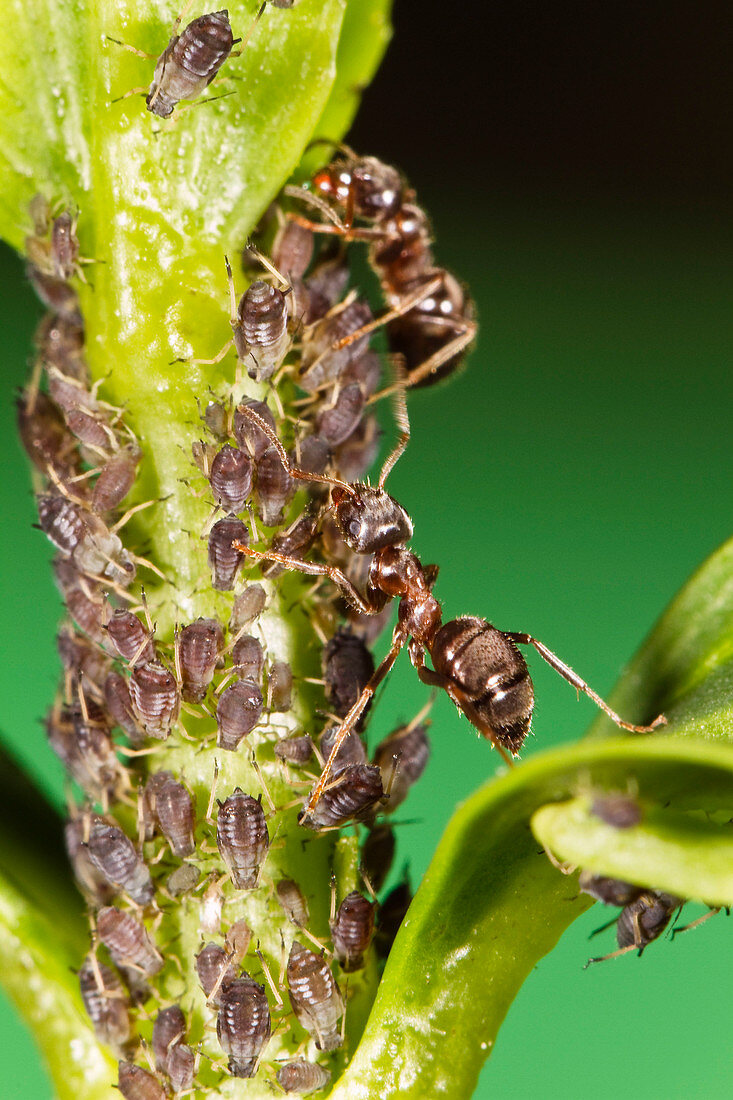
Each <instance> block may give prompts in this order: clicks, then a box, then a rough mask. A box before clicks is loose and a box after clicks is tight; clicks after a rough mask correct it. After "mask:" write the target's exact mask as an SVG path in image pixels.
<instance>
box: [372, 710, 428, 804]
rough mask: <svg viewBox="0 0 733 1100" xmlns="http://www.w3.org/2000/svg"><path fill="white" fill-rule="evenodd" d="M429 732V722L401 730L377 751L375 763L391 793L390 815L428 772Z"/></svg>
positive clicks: (375, 751) (380, 744)
mask: <svg viewBox="0 0 733 1100" xmlns="http://www.w3.org/2000/svg"><path fill="white" fill-rule="evenodd" d="M427 729H428V723H426V722H411V723H410V724H409V725H407V726H400V728H399V729H396V730H395V731H394V732H393V733H390V734H389V736H388V737H385V739H384V740H383V741H380V743H379V744H378V745H377V747H376V749H375V750H374V763H375V764H376V765H377V767H378V768H379V769H380V770H381V772H382V782H383V784H384V786H385V788H388V789H389V811H390V812H392V811H393V810H395V809H396V808H397V806H401V805H402V803H403V802H404V801H405V799H406V798H407V795H408V793H409V791H410V788H411V787H412V785H413V784H414V783H416V782H417V781H418V779H419V778H420V776H421V775H422V773H423V772H424V771H425V768H426V766H427V762H428V757H429V755H430V742H429V741H428V737H427Z"/></svg>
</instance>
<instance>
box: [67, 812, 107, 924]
mask: <svg viewBox="0 0 733 1100" xmlns="http://www.w3.org/2000/svg"><path fill="white" fill-rule="evenodd" d="M92 820H97V821H101V820H102V819H101V818H97V817H96V815H95V817H94V818H91V817H86V818H85V817H83V816H82V817H74V818H71V820H70V821H67V822H66V824H65V826H64V842H65V844H66V854H67V855H68V857H69V863H70V864H71V868H72V870H73V872H74V878H75V879H76V883H77V886H78V887H79V889H80V890H81V892H82V893H83V894H84V896H85V897H86V899H87V901H89V903H90V904H91V905H106V904H107V903H108V902H109V901H111V900H112V898H113V897H114V895H115V891H114V888H113V887H112V886H110V884H109V882H108V881H107V879H106V878H105V877H104V876H103V875H101V874H100V873H99V871H98V870H97V868H96V867H95V865H94V864H93V863H92V861H91V858H90V856H89V850H88V848H87V845H86V839H87V833H88V830H89V828H90V825H91V821H92Z"/></svg>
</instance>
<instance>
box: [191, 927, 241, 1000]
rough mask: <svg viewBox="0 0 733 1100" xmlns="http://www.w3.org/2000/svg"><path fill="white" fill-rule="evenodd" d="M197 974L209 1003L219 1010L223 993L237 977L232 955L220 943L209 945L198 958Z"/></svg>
mask: <svg viewBox="0 0 733 1100" xmlns="http://www.w3.org/2000/svg"><path fill="white" fill-rule="evenodd" d="M196 973H197V974H198V977H199V981H200V982H201V988H202V989H203V991H204V993H205V994H206V999H207V1001H211V1004H213V1005H214V1006H215V1007H217V1008H218V1007H219V1005H220V1004H221V994H222V991H223V990H224V989H226V987H227V986H228V985H231V983H232V982H233V981H234V979H235V978H236V976H237V971H236V969H235V967H234V966H233V965H232V959H231V957H230V955H229V954H228V953H227V952H226V951H225V950H224V948H223V947H221V946H220V945H219V944H218V943H207V944H206V945H205V946H204V947H202V948H201V950H200V951H199V953H198V955H197V956H196Z"/></svg>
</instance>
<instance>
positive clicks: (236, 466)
mask: <svg viewBox="0 0 733 1100" xmlns="http://www.w3.org/2000/svg"><path fill="white" fill-rule="evenodd" d="M209 480H210V482H211V491H212V493H213V495H214V500H215V501H216V502H217V504H220V505H221V506H222V508H225V509H226V510H227V512H229V513H234V512H241V511H242V510H243V509H244V506H245V504H246V503H247V498H248V497H249V495H250V492H251V491H252V459H251V458H250V457H249V455H248V454H245V452H244V451H240V450H239V448H238V447H232V445H231V444H230V443H225V444H224V446H223V447H222V448H221V450H220V451H219V452H218V454H217V455H216V456H215V457H214V461H213V462H212V463H211V474H210V477H209Z"/></svg>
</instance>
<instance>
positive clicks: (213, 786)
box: [206, 760, 219, 824]
mask: <svg viewBox="0 0 733 1100" xmlns="http://www.w3.org/2000/svg"><path fill="white" fill-rule="evenodd" d="M218 782H219V761H218V760H214V774H213V776H212V779H211V790H210V791H209V804H208V806H207V807H206V820H207V821H209V822H211V824H214V819H213V818H212V816H211V815H212V813H213V812H214V802H215V801H216V785H217V783H218Z"/></svg>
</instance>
